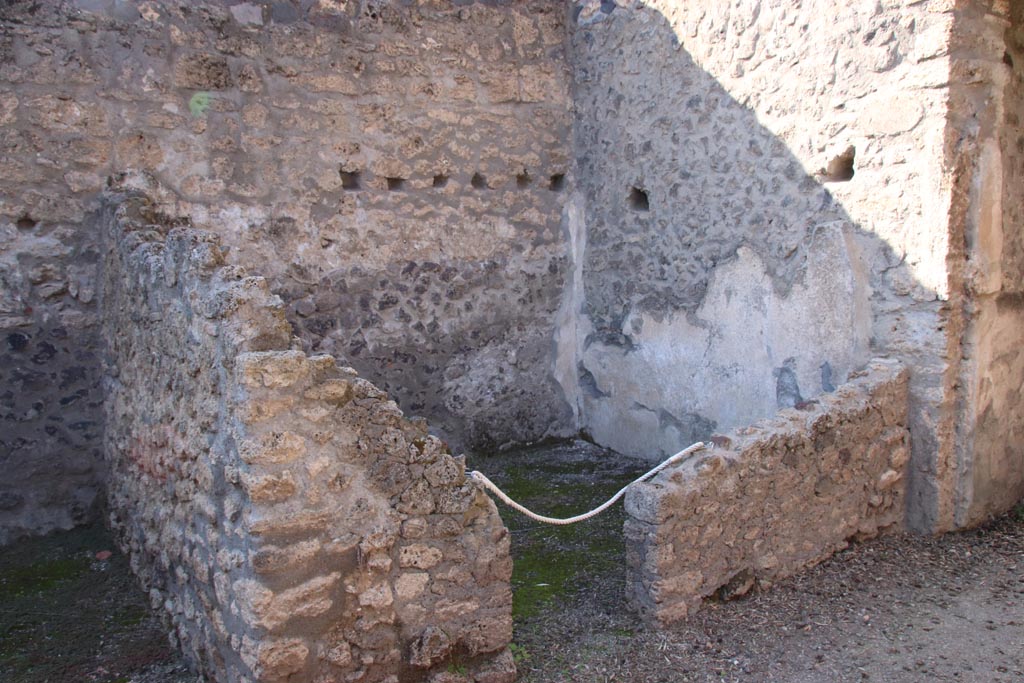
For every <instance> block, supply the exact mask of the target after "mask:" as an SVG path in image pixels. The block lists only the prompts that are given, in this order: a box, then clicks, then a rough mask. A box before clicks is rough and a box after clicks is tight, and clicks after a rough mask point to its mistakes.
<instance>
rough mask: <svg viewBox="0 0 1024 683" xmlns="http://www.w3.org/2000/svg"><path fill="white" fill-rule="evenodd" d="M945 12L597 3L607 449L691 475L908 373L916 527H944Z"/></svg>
mask: <svg viewBox="0 0 1024 683" xmlns="http://www.w3.org/2000/svg"><path fill="white" fill-rule="evenodd" d="M598 5H600V7H598ZM947 5H948V3H945V2H934V3H902V2H892V3H854V4H840V5H835V4H834V3H825V4H822V3H818V2H798V3H781V4H780V3H763V2H756V1H754V0H750V1H747V0H739V1H737V2H731V3H724V2H717V1H711V0H709V1H707V2H691V1H687V2H679V1H676V0H654V1H652V2H646V3H634V2H620V3H615V4H614V6H613V5H612V3H603V4H601V3H596V2H587V3H583V8H582V10H581V12H580V13H579V16H578V17H577V19H576V22H575V26H574V29H573V34H572V61H573V65H574V74H575V80H574V99H575V101H576V122H575V136H576V138H575V144H576V153H577V156H578V163H579V170H578V173H577V175H578V178H579V181H578V185H579V188H580V192H579V196H578V198H576V200H575V201H577V202H578V203H579V206H580V208H579V214H580V215H579V222H580V224H581V225H585V226H586V231H585V234H584V235H583V237H582V239H580V240H579V242H582V244H583V246H577V249H576V252H575V253H576V254H577V255H578V256H579V257H580V258H579V259H578V265H577V273H576V274H575V276H576V277H577V278H579V279H581V281H582V287H581V288H580V290H581V291H580V293H579V296H578V305H579V307H580V309H581V310H582V312H583V314H584V315H583V317H582V318H581V320H580V328H579V330H578V331H577V332H576V334H575V335H565V339H566V340H567V341H568V343H577V344H578V345H579V348H580V352H579V359H580V361H581V368H580V372H579V377H578V383H579V396H580V402H581V404H582V406H583V408H582V411H581V412H582V414H583V422H584V426H585V427H586V429H588V430H589V431H590V433H591V434H593V435H594V436H595V437H596V438H597V439H598V440H599V441H601V442H603V443H609V444H612V445H614V446H615V447H617V448H620V449H623V450H627V451H632V452H638V453H643V454H649V455H656V454H663V453H666V452H674V451H675V450H677V449H678V448H679V447H681V446H682V445H685V444H686V443H687V442H689V441H692V440H694V439H700V438H704V437H706V436H707V435H708V434H709V433H710V432H711V431H712V430H713V429H716V428H717V429H719V430H727V429H732V428H735V427H738V426H741V425H743V424H745V423H748V422H749V421H751V420H753V419H757V418H758V417H765V416H768V415H771V414H773V413H774V411H775V410H776V409H778V408H781V407H785V406H787V405H792V404H793V403H794V402H797V401H799V400H801V399H807V398H811V397H814V396H817V395H819V394H821V393H822V392H828V391H830V390H831V389H832V388H833V387H835V386H838V385H839V384H841V383H842V382H843V381H844V380H845V378H846V375H847V373H848V372H850V371H851V370H853V369H855V368H857V367H859V366H860V365H861V364H862V363H863V362H864V361H865V360H866V359H867V358H868V357H869V355H886V354H892V355H895V356H897V357H899V358H901V359H902V360H903V361H904V362H905V363H906V364H907V365H908V366H910V367H912V368H913V372H912V379H911V386H912V388H911V406H912V416H911V428H912V431H913V432H914V449H915V455H914V463H915V464H914V466H913V467H914V471H915V472H916V473H917V475H916V476H915V481H917V482H918V483H919V486H918V487H917V488H916V489H915V491H914V493H913V507H914V510H913V512H912V513H911V518H912V520H911V521H912V523H913V524H914V525H915V526H917V527H920V528H930V527H932V526H933V525H935V524H937V523H938V520H939V513H938V500H939V498H952V496H953V495H955V494H954V493H953V492H951V491H940V490H938V489H937V488H936V487H935V482H936V480H938V479H939V478H940V474H938V472H939V470H940V467H939V465H938V464H937V462H936V461H937V457H936V453H937V452H938V444H939V440H940V439H941V438H944V439H946V441H947V442H951V441H952V434H951V432H950V424H949V423H948V420H947V419H946V418H947V417H948V414H949V410H950V406H952V394H951V393H950V392H949V391H947V390H946V387H944V385H943V382H944V380H945V379H946V377H945V376H944V373H946V372H947V371H948V370H949V367H950V366H949V365H948V364H947V363H946V362H945V361H944V359H943V355H944V354H945V352H946V350H947V349H946V345H947V337H946V335H945V332H944V326H945V325H946V322H947V321H946V320H945V319H944V311H943V307H942V304H943V302H944V301H945V300H947V299H948V296H949V291H948V290H949V286H948V283H947V265H946V259H947V256H948V251H949V245H948V234H949V230H950V227H949V226H950V217H949V215H948V209H949V205H950V183H949V180H948V178H946V177H944V176H943V174H942V168H943V162H944V148H943V135H944V132H945V130H946V125H947V121H946V112H947V105H946V98H947V93H946V92H945V89H944V85H945V83H946V82H947V80H948V73H949V60H948V48H949V31H950V26H951V24H952V21H953V18H952V16H951V15H950V13H949V12H948V11H947V10H948V9H949V8H948V6H947ZM844 162H849V167H848V166H847V164H844ZM851 172H852V176H851V175H850V173H851ZM581 230H582V228H581ZM943 420H946V422H943Z"/></svg>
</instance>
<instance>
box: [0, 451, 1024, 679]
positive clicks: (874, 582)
mask: <svg viewBox="0 0 1024 683" xmlns="http://www.w3.org/2000/svg"><path fill="white" fill-rule="evenodd" d="M601 456H602V452H601V451H600V450H598V449H595V448H594V447H593V446H589V445H587V444H583V443H581V442H571V443H566V444H554V445H548V446H545V447H541V448H532V449H525V450H522V451H518V452H515V453H508V454H504V455H502V456H500V457H497V458H481V459H476V460H471V461H470V463H469V464H470V467H473V468H478V469H481V470H483V471H485V472H486V473H487V474H488V475H489V476H491V475H493V476H492V478H493V479H494V480H495V481H496V482H497V483H499V485H501V486H502V487H503V488H506V490H508V491H509V493H511V494H512V495H513V497H516V498H518V499H521V501H522V502H524V503H525V504H527V505H528V506H530V507H536V509H537V511H538V512H545V513H550V514H555V515H561V516H567V515H569V514H573V513H575V512H579V511H582V510H585V509H589V508H590V507H592V506H593V505H595V504H596V503H598V502H600V501H602V500H603V499H604V498H605V497H606V496H608V495H610V494H611V493H613V492H614V491H615V490H617V489H618V488H619V487H621V486H622V485H623V484H624V483H625V482H628V481H629V480H631V479H632V478H633V477H634V476H636V475H637V474H638V473H639V472H642V471H643V470H644V469H646V467H647V465H646V464H645V463H639V462H635V461H625V460H623V459H621V457H616V458H615V459H614V460H613V459H611V458H602V457H601ZM598 482H599V483H598ZM622 515H623V513H622V509H621V506H616V507H615V508H613V509H612V510H611V511H609V512H608V513H606V514H605V515H603V516H602V517H599V518H597V519H595V520H592V521H589V522H585V523H583V524H581V525H577V526H574V527H562V528H556V527H543V526H539V525H536V524H534V523H532V522H529V521H527V520H525V519H524V518H522V517H520V516H518V515H516V514H515V513H512V512H511V511H509V510H507V509H505V508H503V509H502V516H503V517H504V519H505V520H506V523H507V524H508V525H509V527H510V529H511V531H512V534H513V553H514V555H515V560H516V569H515V575H514V577H513V583H514V589H515V596H516V598H515V617H516V629H515V643H514V645H513V651H514V654H515V656H516V659H517V660H518V666H519V670H520V677H519V680H520V681H521V682H522V683H554V682H569V681H573V682H581V683H583V682H585V683H604V682H608V681H622V682H631V683H662V682H664V683H668V682H672V683H675V682H684V681H694V682H696V681H701V682H704V681H708V682H710V681H743V682H751V683H754V682H758V683H761V682H769V681H779V682H786V683H812V682H819V681H820V682H823V683H824V682H830V683H831V682H834V681H835V682H838V681H899V682H901V683H902V682H904V681H910V682H913V681H971V682H978V683H988V682H992V683H1001V682H1007V683H1009V682H1011V681H1013V682H1015V683H1020V682H1024V505H1022V506H1018V508H1017V509H1016V510H1014V511H1013V512H1011V513H1010V514H1009V515H1007V516H1006V517H1004V518H1002V519H999V520H995V521H993V522H992V523H990V524H988V525H986V526H984V527H983V528H980V529H976V530H972V531H967V532H962V533H957V534H949V535H946V536H943V537H941V538H928V537H920V536H912V535H906V534H892V535H888V536H885V537H883V538H879V539H875V540H872V541H868V542H865V543H860V544H854V545H851V547H850V548H848V549H847V550H845V551H844V552H842V553H839V554H838V555H836V556H835V557H834V558H832V559H831V560H829V561H827V562H825V563H822V564H821V565H819V566H817V567H814V568H812V569H810V570H808V571H806V572H805V573H803V574H801V575H800V576H797V577H793V578H791V579H788V580H786V581H782V582H780V583H778V584H777V585H776V586H775V587H773V588H772V589H771V590H762V591H754V592H753V593H752V594H750V595H748V596H746V597H745V598H743V599H740V600H736V601H734V602H729V603H709V604H708V605H707V606H706V607H705V609H704V610H703V611H701V612H700V613H698V614H697V615H696V616H694V617H692V618H691V619H690V620H688V621H687V622H686V623H684V624H681V625H678V626H676V627H673V628H670V629H665V630H658V629H650V628H646V627H645V626H644V625H643V624H642V623H640V622H639V621H638V620H637V619H636V617H635V616H634V615H632V614H631V613H630V612H629V611H628V609H627V607H626V605H625V604H624V601H623V599H622V584H623V581H624V571H623V567H622V559H621V558H622V552H623V549H622V536H621V528H622V521H623V517H622ZM105 551H106V552H110V553H111V554H110V556H109V557H107V555H106V552H105ZM0 681H3V682H4V683H43V682H52V683H57V682H64V681H67V682H76V683H78V682H82V683H194V682H195V677H194V676H192V675H190V674H189V673H188V670H187V668H186V667H185V665H184V663H183V662H182V660H181V659H180V657H178V656H177V655H176V654H175V653H174V652H173V651H171V650H170V648H169V647H168V646H167V640H166V638H165V636H164V633H163V630H162V627H161V625H160V621H159V619H158V618H157V617H156V616H155V615H154V614H153V613H152V612H150V611H149V608H148V600H147V599H146V597H145V595H143V594H142V592H141V590H139V589H138V587H137V586H136V584H135V582H134V580H133V578H132V577H131V575H130V573H129V570H128V562H127V560H126V558H125V557H123V556H122V555H120V554H119V553H117V552H116V549H115V548H114V547H113V543H112V542H111V540H110V538H109V536H108V535H107V534H106V532H105V531H104V530H103V529H102V528H98V527H94V528H88V529H79V530H75V531H72V532H66V533H61V534H54V535H51V536H48V537H46V538H43V539H36V540H32V541H27V542H22V543H19V544H16V545H14V546H11V547H8V548H6V549H5V550H4V552H3V553H2V554H0Z"/></svg>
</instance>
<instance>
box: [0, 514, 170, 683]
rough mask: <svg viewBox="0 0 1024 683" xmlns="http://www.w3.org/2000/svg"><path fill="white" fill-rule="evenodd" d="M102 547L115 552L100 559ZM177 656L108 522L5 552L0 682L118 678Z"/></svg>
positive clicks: (106, 681)
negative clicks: (115, 544)
mask: <svg viewBox="0 0 1024 683" xmlns="http://www.w3.org/2000/svg"><path fill="white" fill-rule="evenodd" d="M105 550H106V551H111V553H112V554H111V555H110V557H109V558H108V559H105V560H98V559H97V558H96V554H97V553H98V552H100V551H105ZM175 660H176V656H175V655H174V654H173V653H172V652H171V650H170V648H169V646H168V644H167V637H166V634H165V632H164V629H163V626H162V625H161V624H160V622H159V620H158V619H157V618H156V617H155V616H154V615H153V614H152V612H151V611H150V610H149V606H148V602H147V600H146V596H145V594H144V593H143V592H142V590H141V589H140V588H139V587H138V585H137V584H136V583H135V579H134V577H133V576H132V575H131V572H130V570H129V567H128V559H127V558H126V557H124V556H123V555H121V554H120V553H119V552H117V551H116V549H115V548H114V547H113V542H112V540H111V538H110V536H109V535H108V534H107V532H106V531H105V530H104V529H103V528H101V527H94V528H87V529H76V530H74V531H70V532H62V533H56V534H51V535H49V536H46V537H43V538H38V539H31V540H27V541H21V542H19V543H15V544H13V545H11V546H9V547H8V548H6V549H5V552H4V553H2V554H0V680H2V681H4V682H5V683H43V682H51V681H89V682H91V683H118V682H119V681H128V680H131V679H132V674H133V673H135V672H137V671H140V670H142V669H144V668H145V667H148V666H150V665H153V664H154V663H162V662H172V661H175Z"/></svg>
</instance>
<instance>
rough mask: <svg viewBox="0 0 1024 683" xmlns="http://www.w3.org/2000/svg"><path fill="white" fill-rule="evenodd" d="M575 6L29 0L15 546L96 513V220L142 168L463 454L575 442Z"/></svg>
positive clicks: (22, 88) (9, 282)
mask: <svg viewBox="0 0 1024 683" xmlns="http://www.w3.org/2000/svg"><path fill="white" fill-rule="evenodd" d="M564 9H565V8H564V6H563V5H562V3H561V2H558V1H557V0H531V1H530V2H521V3H515V5H514V6H504V7H501V6H493V3H472V2H459V3H450V2H438V1H435V0H422V1H420V2H416V3H405V2H376V1H374V2H317V3H310V2H305V1H302V2H300V1H299V0H295V1H294V2H289V1H287V0H285V1H282V2H274V3H238V2H227V1H214V2H193V1H192V0H188V1H185V0H160V1H147V2H137V3H134V2H133V3H125V2H120V1H115V0H68V1H65V2H44V3H38V2H28V1H20V0H17V1H14V2H5V3H2V7H0V158H2V160H3V182H2V184H0V342H2V346H0V354H2V355H0V362H2V365H0V379H2V380H3V381H4V386H5V390H4V393H3V398H2V401H3V402H2V404H0V405H2V408H3V409H2V410H0V420H2V425H0V448H2V449H3V450H2V451H0V463H2V464H3V466H4V471H5V473H7V474H6V476H7V478H6V479H5V481H4V482H2V483H0V487H2V488H0V528H2V529H3V531H2V532H0V542H3V541H5V540H9V539H11V538H14V537H16V536H19V535H22V534H24V533H29V532H36V533H38V532H42V531H45V530H47V529H49V528H52V527H55V526H68V525H69V524H71V523H73V522H75V521H80V520H83V519H85V518H86V517H87V514H86V512H85V511H87V510H88V509H89V507H90V504H91V501H92V499H93V498H95V496H96V491H97V489H98V487H99V475H98V472H97V469H96V468H97V455H98V452H99V447H98V446H99V441H98V440H99V434H100V425H101V411H100V408H99V404H100V397H99V394H98V381H99V380H98V378H99V375H98V369H97V362H96V359H95V348H96V343H97V339H98V337H97V329H98V325H99V321H98V319H97V316H96V309H95V305H94V303H93V302H92V296H93V294H92V292H93V290H94V289H95V285H94V282H93V279H94V271H95V264H96V244H95V233H94V231H93V230H91V229H90V227H89V226H88V225H87V224H86V223H85V222H84V217H85V216H86V215H87V214H88V213H89V211H91V210H93V209H94V208H95V207H96V202H97V193H98V192H99V191H100V190H101V189H102V188H103V186H104V183H105V179H106V178H107V177H108V176H109V175H111V174H115V173H120V172H122V171H125V170H135V171H146V172H149V173H151V174H153V176H154V177H155V178H157V179H158V180H159V181H160V182H161V184H162V185H163V186H165V187H166V188H168V189H169V191H168V192H166V193H165V195H164V196H163V197H161V198H160V201H161V203H162V204H163V205H164V206H165V208H166V210H167V212H168V213H171V214H174V215H189V216H191V217H192V220H193V222H194V224H195V225H197V226H199V227H202V228H204V229H208V230H211V231H213V232H216V233H218V234H220V235H221V236H222V239H223V240H224V244H225V245H226V246H228V247H230V248H231V249H232V250H233V251H234V256H235V258H236V259H237V262H239V263H248V264H258V266H259V269H260V272H261V273H263V274H264V275H265V276H266V277H267V279H268V282H269V283H270V286H271V289H272V290H273V291H275V293H278V294H279V295H280V296H282V297H283V298H284V300H285V303H286V305H287V314H288V317H289V319H290V320H292V322H293V323H294V324H295V326H296V328H297V330H298V331H299V332H300V333H301V335H302V337H303V339H304V340H305V345H306V350H307V351H323V352H329V353H334V354H335V355H337V356H338V357H343V358H344V359H345V361H346V363H347V364H351V365H354V366H356V367H357V368H359V370H360V371H361V372H363V373H364V374H365V375H366V376H368V377H370V378H372V379H373V380H374V381H377V382H378V383H379V384H380V385H381V386H382V387H384V388H385V389H386V390H387V391H389V393H391V394H392V395H394V396H395V397H396V399H397V400H399V402H400V403H401V404H402V406H403V407H404V408H406V409H407V410H409V411H410V412H411V413H413V414H423V415H430V416H431V417H432V419H433V420H434V422H433V424H434V425H435V427H436V428H437V429H438V431H439V432H440V433H442V435H443V436H444V438H446V439H448V440H449V441H450V442H451V443H452V444H453V445H456V446H462V445H466V444H469V445H490V444H495V443H496V444H502V443H506V442H510V441H528V440H532V439H538V438H541V437H543V436H545V435H548V434H562V433H571V432H573V431H574V430H575V425H574V424H573V413H572V409H571V407H570V406H569V405H568V404H567V403H566V401H565V399H564V398H563V396H562V393H561V390H560V389H559V385H558V384H557V382H556V381H555V380H554V379H553V373H552V370H553V364H554V344H553V334H554V329H555V326H556V316H557V314H558V309H559V305H560V302H561V287H562V282H563V280H564V279H565V272H564V271H565V270H566V264H567V254H566V247H565V245H564V242H565V240H564V238H563V234H562V228H561V220H562V218H561V214H562V208H561V207H562V204H563V202H564V196H565V194H566V192H567V190H566V188H567V187H568V185H567V183H566V174H567V173H568V172H569V164H570V153H569V149H570V142H571V135H570V133H569V130H570V124H571V118H570V116H569V114H568V111H569V98H568V80H569V79H568V74H567V71H566V63H565V57H564V49H563V43H564V18H565V11H564ZM343 172H344V173H343ZM347 174H358V176H357V177H356V176H353V175H347ZM345 185H349V187H348V188H346V187H345ZM26 339H27V343H25V341H24V340H26ZM43 463H45V468H44V467H43V465H42V464H43ZM40 471H45V472H46V473H47V474H46V477H45V478H44V477H40V476H37V473H38V472H40ZM57 472H62V473H63V474H61V475H57V474H56V473H57Z"/></svg>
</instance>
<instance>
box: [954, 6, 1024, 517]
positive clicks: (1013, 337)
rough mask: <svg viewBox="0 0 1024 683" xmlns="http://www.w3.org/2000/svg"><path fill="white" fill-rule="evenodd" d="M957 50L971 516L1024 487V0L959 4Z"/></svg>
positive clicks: (965, 487) (961, 386)
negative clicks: (1022, 1)
mask: <svg viewBox="0 0 1024 683" xmlns="http://www.w3.org/2000/svg"><path fill="white" fill-rule="evenodd" d="M951 56H952V65H951V72H950V82H951V85H950V107H949V110H950V116H949V130H948V134H947V148H948V157H949V158H950V159H951V160H953V161H954V162H955V164H951V166H953V167H954V168H955V169H956V171H957V172H956V175H955V176H954V182H955V183H956V187H957V190H958V192H957V195H956V198H957V202H956V203H955V205H954V209H955V210H957V211H959V212H960V213H959V215H958V216H957V217H958V219H959V221H961V222H962V224H963V226H964V237H963V242H962V243H963V245H964V247H963V249H962V251H961V253H959V254H958V256H959V259H958V260H959V263H960V264H962V269H963V270H962V272H961V275H960V280H959V282H960V283H961V286H962V295H961V297H960V305H961V307H962V309H961V310H962V317H963V320H964V323H963V325H964V334H963V338H962V341H961V345H962V346H961V348H960V349H959V354H960V355H961V356H962V358H963V359H964V360H963V365H962V368H961V370H960V376H959V380H960V381H959V382H958V383H957V387H956V391H957V393H958V395H959V397H960V405H962V406H963V412H962V413H961V414H960V415H959V416H958V423H957V467H956V472H955V486H956V490H957V491H958V494H959V495H958V496H957V501H956V509H955V510H954V512H953V514H954V516H955V523H956V525H958V526H963V525H972V524H977V523H979V522H981V521H984V520H985V519H986V518H988V517H989V516H991V515H993V514H998V513H1000V512H1002V511H1004V510H1006V509H1008V508H1010V507H1012V506H1013V505H1014V504H1015V503H1016V502H1017V501H1019V500H1020V499H1021V498H1022V497H1024V450H1022V449H1021V444H1022V443H1024V397H1022V395H1021V391H1020V388H1021V386H1024V351H1022V342H1024V123H1022V122H1024V6H1022V5H1021V4H1020V3H1012V2H1010V3H1001V2H962V3H958V5H957V12H956V23H955V26H954V32H953V39H952V44H951Z"/></svg>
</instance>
